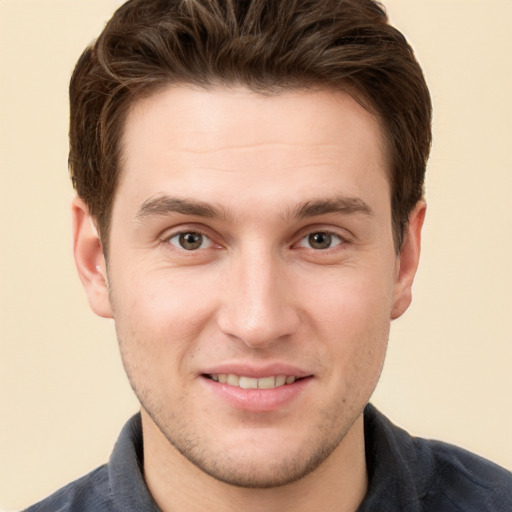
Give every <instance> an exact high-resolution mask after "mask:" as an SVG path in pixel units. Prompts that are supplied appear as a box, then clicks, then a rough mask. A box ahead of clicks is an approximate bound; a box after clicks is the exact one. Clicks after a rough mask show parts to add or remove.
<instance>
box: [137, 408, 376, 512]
mask: <svg viewBox="0 0 512 512" xmlns="http://www.w3.org/2000/svg"><path fill="white" fill-rule="evenodd" d="M142 424H143V439H144V476H145V480H146V484H147V486H148V488H149V491H150V493H151V495H152V496H153V499H154V500H155V501H156V503H157V505H158V506H159V508H160V509H161V510H162V512H171V511H172V512H200V511H201V512H202V511H204V510H216V511H218V512H235V511H237V512H238V511H239V510H244V511H246V512H252V511H253V510H254V511H256V510H257V511H261V510H262V509H264V510H265V511H266V512H288V511H290V512H291V511H293V512H303V511H304V512H306V511H308V512H309V511H311V510H325V511H330V510H333V511H334V510H336V511H337V512H355V511H356V510H357V508H358V506H359V504H360V503H361V501H362V500H363V498H364V495H365V494H366V489H367V483H368V481H367V473H366V460H365V450H364V428H363V416H362V415H361V416H360V417H359V418H358V419H357V420H356V421H355V423H354V425H353V426H352V427H351V429H350V430H349V432H348V433H347V435H346V436H345V437H344V438H343V440H342V442H341V443H340V444H339V445H338V447H337V448H336V449H335V450H334V451H333V452H332V453H331V455H330V456H329V457H328V458H327V459H326V460H325V461H324V462H323V463H322V464H321V465H320V466H318V467H317V468H316V469H315V470H314V471H312V472H311V473H309V474H308V475H307V476H305V477H304V478H302V479H300V480H298V481H296V482H293V483H291V484H288V485H284V486H280V487H274V488H269V489H248V488H242V487H235V486H232V485H229V484H226V483H224V482H220V481H218V480H216V479H214V478H213V477H211V476H209V475H207V474H206V473H204V472H203V471H201V470H200V469H198V468H197V467H196V466H194V465H193V464H192V463H191V462H189V461H188V460H187V459H186V458H185V457H183V456H182V455H181V454H180V453H179V452H178V451H177V450H176V449H175V448H174V447H173V446H172V445H171V444H170V443H169V442H168V441H167V439H166V438H165V437H164V435H163V434H162V433H161V432H160V430H159V429H158V427H157V426H156V425H155V424H154V423H153V421H152V420H151V419H150V418H149V416H148V415H147V414H145V412H144V410H143V411H142Z"/></svg>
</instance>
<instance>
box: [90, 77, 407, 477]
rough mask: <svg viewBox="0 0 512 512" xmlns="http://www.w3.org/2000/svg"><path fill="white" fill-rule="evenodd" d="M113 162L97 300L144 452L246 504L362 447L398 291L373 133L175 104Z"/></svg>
mask: <svg viewBox="0 0 512 512" xmlns="http://www.w3.org/2000/svg"><path fill="white" fill-rule="evenodd" d="M123 144H124V155H123V161H122V175H121V178H120V182H119V184H118V189H117V192H116V196H115V200H114V207H113V212H112V224H111V235H110V236H111V238H110V252H109V260H108V287H109V292H110V296H109V297H110V304H111V311H112V315H113V317H114V319H115V323H116V328H117V333H118V338H119V343H120V347H121V353H122V357H123V361H124V365H125V368H126V371H127V374H128V376H129V379H130V382H131V385H132V387H133V389H134V390H135V392H136V394H137V396H138V398H139V400H140V402H141V404H142V406H143V421H144V422H145V423H146V426H147V428H146V429H145V435H151V434H150V433H151V432H152V431H155V432H158V435H161V434H163V436H162V435H161V439H162V440H164V439H166V440H165V443H166V448H165V449H167V450H171V451H173V450H175V448H176V449H177V450H178V451H180V452H181V453H182V454H183V455H185V457H186V458H187V459H188V460H190V461H192V462H193V463H194V464H195V465H196V466H198V467H199V468H201V469H202V470H204V471H206V472H207V473H209V474H211V475H213V476H214V477H216V478H217V479H220V480H224V481H227V482H230V483H233V484H235V485H242V486H257V487H261V486H272V485H278V484H282V483H285V482H289V481H292V480H294V479H297V478H300V477H301V476H303V475H305V474H307V473H308V472H309V471H311V470H312V469H315V468H316V467H318V466H319V465H320V464H321V462H322V461H323V460H324V459H325V458H326V457H328V456H329V455H330V454H331V453H333V451H334V453H336V451H339V450H341V449H342V447H343V443H344V442H345V441H343V440H344V439H345V440H346V439H348V438H349V437H350V436H348V435H347V434H348V433H349V432H350V431H351V430H353V429H356V428H357V431H358V436H359V441H358V442H361V439H360V438H361V436H362V421H361V413H362V410H363V408H364V406H365V405H366V403H367V401H368V400H369V398H370V395H371V394H372V392H373V390H374V388H375V385H376V383H377V380H378V377H379V374H380V372H381V368H382V364H383V361H384V355H385V351H386V345H387V340H388V333H389V325H390V318H391V317H396V316H398V315H399V314H401V313H402V311H403V310H404V309H405V308H406V306H407V304H408V299H407V298H405V299H404V296H405V295H407V296H408V289H409V287H410V282H409V281H408V280H407V279H406V280H405V281H406V282H405V284H404V282H403V281H404V278H403V277H401V270H400V257H399V256H397V255H396V252H395V248H394V246H393V234H392V228H391V226H392V223H391V210H390V202H391V201H390V186H389V183H388V179H387V177H386V176H387V162H386V158H385V150H384V142H383V137H382V133H381V129H380V126H379V124H378V122H377V121H376V120H375V119H374V117H372V115H370V114H369V113H368V112H367V111H366V110H364V109H363V108H362V107H361V106H360V105H359V104H358V103H357V102H355V101H354V100H353V99H351V98H350V97H349V96H348V95H346V94H344V93H341V92H340V93H330V92H325V91H324V92H300V91H297V92H286V93H282V94H279V95H270V96H263V95H259V94H256V93H253V92H250V91H248V90H246V89H242V88H238V89H232V90H227V89H221V88H218V89H211V90H208V91H205V90H197V89H193V88H190V87H175V88H169V89H167V90H164V91H163V92H159V93H158V94H157V95H154V96H152V97H150V98H147V99H143V100H140V101H139V102H138V103H136V104H135V105H134V106H133V108H132V110H131V111H130V113H129V116H128V118H127V122H126V127H125V133H124V137H123ZM406 245H407V242H406ZM410 281H412V277H411V278H410ZM92 302H94V299H93V301H92ZM97 309H100V308H97ZM107 309H108V308H107ZM103 314H105V313H103ZM108 314H109V313H107V315H108ZM247 387H248V388H249V389H245V388H247ZM255 387H256V388H260V389H253V388H255ZM164 436H165V437H164ZM355 437H357V436H355ZM167 440H168V441H170V443H171V444H172V447H171V445H169V443H168V441H167ZM346 442H348V441H346Z"/></svg>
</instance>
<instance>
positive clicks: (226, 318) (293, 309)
mask: <svg viewBox="0 0 512 512" xmlns="http://www.w3.org/2000/svg"><path fill="white" fill-rule="evenodd" d="M223 284H224V286H223V290H222V293H221V294H222V298H223V301H222V306H221V307H220V308H219V310H218V317H217V323H218V326H219V329H220V330H221V331H222V332H223V333H224V334H226V335H228V336H230V337H234V338H237V339H239V340H241V341H242V342H243V343H244V344H245V345H247V346H249V347H251V348H259V349H263V348H265V347H267V346H269V345H271V344H273V343H275V342H277V341H284V340H285V339H286V338H289V337H290V336H292V335H293V334H294V333H295V332H296V331H297V329H298V327H299V323H300V310H299V308H298V304H296V300H295V297H294V294H293V279H292V276H291V272H290V269H289V268H287V266H286V262H284V261H281V260H280V258H279V256H276V255H271V254H262V252H261V251H260V252H259V253H258V252H256V251H253V252H252V253H251V254H250V255H247V254H246V255H239V257H238V258H236V259H235V260H234V261H232V262H231V265H230V269H229V273H228V275H227V276H226V278H225V282H224V283H223Z"/></svg>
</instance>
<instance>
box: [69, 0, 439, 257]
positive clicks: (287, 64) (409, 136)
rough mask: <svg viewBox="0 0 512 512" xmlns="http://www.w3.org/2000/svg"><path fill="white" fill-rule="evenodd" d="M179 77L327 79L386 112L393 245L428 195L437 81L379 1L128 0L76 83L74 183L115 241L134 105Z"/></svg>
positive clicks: (293, 85) (265, 88)
mask: <svg viewBox="0 0 512 512" xmlns="http://www.w3.org/2000/svg"><path fill="white" fill-rule="evenodd" d="M171 84H193V85H196V86H197V85H199V86H202V87H208V86H211V85H245V86H247V87H249V88H251V89H253V90H256V91H261V92H266V93H268V92H278V91H280V90H287V89H297V88H310V87H314V88H318V87H320V88H328V89H335V90H344V91H347V92H349V93H350V94H352V95H353V96H354V97H355V98H356V99H357V100H358V101H359V102H361V103H362V104H363V105H364V106H365V107H366V108H367V109H368V110H370V111H371V112H373V113H374V114H376V115H377V117H378V118H379V119H380V121H381V124H382V126H383V128H384V134H385V137H386V139H387V144H388V153H389V161H390V176H389V179H390V183H391V191H392V200H391V203H392V204H391V208H392V216H393V232H394V237H395V246H396V247H397V250H398V249H399V248H400V247H401V243H402V239H403V233H404V228H405V226H406V225H407V222H408V216H409V213H410V212H411V210H412V209H413V208H414V206H415V205H416V203H417V202H418V201H419V200H420V199H421V197H422V195H423V183H424V176H425V167H426V162H427V159H428V154H429V151H430V145H431V115H432V113H431V102H430V96H429V92H428V89H427V86H426V83H425V80H424V77H423V74H422V71H421V68H420V66H419V65H418V63H417V61H416V59H415V57H414V54H413V51H412V49H411V47H410V46H409V45H408V43H407V41H406V40H405V38H404V36H403V35H402V34H401V33H400V32H399V31H398V30H396V29H395V28H394V27H392V26H390V25H389V24H388V19H387V16H386V13H385V11H384V9H383V8H382V6H381V5H380V4H379V3H378V2H376V1H373V0H129V1H128V2H126V3H125V4H124V5H122V6H121V7H120V8H119V9H118V10H117V11H116V12H115V14H114V16H113V17H112V19H111V20H110V21H109V22H108V24H107V25H106V27H105V29H104V30H103V32H102V33H101V35H100V36H99V38H98V39H97V40H96V42H95V43H94V44H93V45H92V46H91V47H89V48H87V49H86V50H85V51H84V53H83V54H82V56H81V57H80V59H79V61H78V63H77V65H76V68H75V71H74V73H73V76H72V79H71V84H70V102H71V124H70V154H69V165H70V172H71V177H72V180H73V185H74V187H75V189H76V191H77V193H78V195H79V196H80V197H81V198H82V199H83V200H84V202H85V203H86V204H87V206H88V208H89V210H90V213H91V215H93V216H94V217H96V218H97V220H98V225H99V228H100V233H101V238H102V242H103V246H104V250H107V244H108V234H109V226H110V215H111V210H112V204H113V198H114V193H115V190H116V185H117V182H118V175H119V167H120V164H119V162H120V156H121V144H120V139H121V137H122V133H123V126H124V121H125V119H126V114H127V111H128V109H129V108H130V106H131V105H132V104H133V102H134V101H135V100H136V99H138V98H140V97H141V96H146V95H150V94H151V93H153V92H155V91H156V90H157V89H159V88H162V87H165V86H167V85H171Z"/></svg>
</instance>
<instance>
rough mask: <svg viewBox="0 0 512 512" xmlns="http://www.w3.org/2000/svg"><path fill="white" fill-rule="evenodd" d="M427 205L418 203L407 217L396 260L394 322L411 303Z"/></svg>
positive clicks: (392, 312) (423, 202)
mask: <svg viewBox="0 0 512 512" xmlns="http://www.w3.org/2000/svg"><path fill="white" fill-rule="evenodd" d="M426 210H427V205H426V204H425V201H423V200H421V201H418V203H417V204H416V206H415V207H414V210H413V211H412V212H411V213H410V215H409V223H408V224H407V227H406V228H405V232H404V241H403V244H402V248H401V250H400V255H399V257H398V258H397V269H396V278H395V290H394V300H393V308H392V310H391V319H392V320H395V319H396V318H398V317H399V316H401V315H402V314H403V313H404V312H405V310H406V309H407V308H408V307H409V305H410V304H411V301H412V283H413V281H414V276H415V275H416V270H417V269H418V263H419V260H420V251H421V228H422V227H423V221H424V220H425V212H426Z"/></svg>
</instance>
